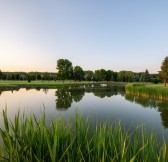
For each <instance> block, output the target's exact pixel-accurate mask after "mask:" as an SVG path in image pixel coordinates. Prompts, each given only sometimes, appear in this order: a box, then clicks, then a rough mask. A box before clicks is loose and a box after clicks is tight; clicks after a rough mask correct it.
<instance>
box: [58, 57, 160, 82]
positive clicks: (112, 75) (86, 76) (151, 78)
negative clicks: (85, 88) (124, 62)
mask: <svg viewBox="0 0 168 162" xmlns="http://www.w3.org/2000/svg"><path fill="white" fill-rule="evenodd" d="M56 69H57V73H56V78H57V79H58V80H62V81H63V82H64V81H65V80H75V81H97V82H100V81H107V82H108V81H116V82H117V81H118V82H153V83H158V82H160V81H161V80H160V79H159V75H158V74H149V71H148V70H147V69H146V70H145V72H139V73H136V72H132V71H125V70H123V71H120V72H115V71H113V70H105V69H98V70H95V71H91V70H88V71H84V70H83V69H82V67H80V66H75V67H73V65H72V62H71V61H69V60H67V59H59V60H57V66H56Z"/></svg>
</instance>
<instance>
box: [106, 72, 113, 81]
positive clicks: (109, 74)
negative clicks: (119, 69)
mask: <svg viewBox="0 0 168 162" xmlns="http://www.w3.org/2000/svg"><path fill="white" fill-rule="evenodd" d="M112 78H113V71H111V70H107V71H106V73H105V80H106V81H107V82H108V81H111V80H112Z"/></svg>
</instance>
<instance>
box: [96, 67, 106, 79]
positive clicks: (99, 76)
mask: <svg viewBox="0 0 168 162" xmlns="http://www.w3.org/2000/svg"><path fill="white" fill-rule="evenodd" d="M105 77H106V70H104V69H100V70H95V73H94V80H95V81H104V80H105Z"/></svg>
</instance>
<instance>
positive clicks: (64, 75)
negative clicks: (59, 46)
mask: <svg viewBox="0 0 168 162" xmlns="http://www.w3.org/2000/svg"><path fill="white" fill-rule="evenodd" d="M56 69H57V70H58V73H57V77H58V79H60V80H62V81H63V82H64V80H66V79H72V76H73V67H72V63H71V62H70V61H69V60H67V59H59V60H57V67H56Z"/></svg>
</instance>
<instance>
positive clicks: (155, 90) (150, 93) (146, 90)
mask: <svg viewBox="0 0 168 162" xmlns="http://www.w3.org/2000/svg"><path fill="white" fill-rule="evenodd" d="M125 90H126V94H134V95H137V96H142V97H148V98H155V99H159V100H168V88H165V87H163V85H162V84H139V83H129V84H127V85H126V87H125Z"/></svg>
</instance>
